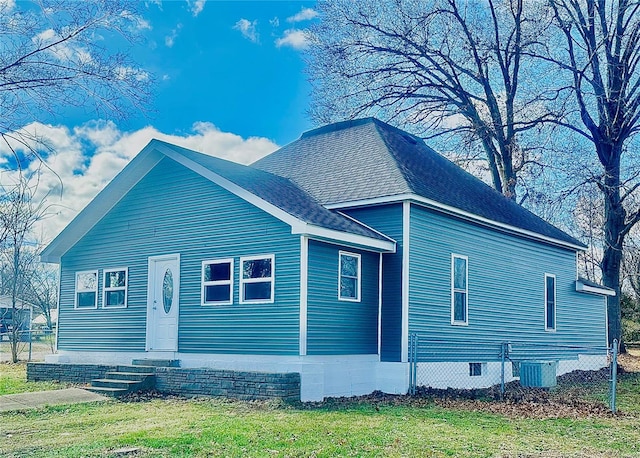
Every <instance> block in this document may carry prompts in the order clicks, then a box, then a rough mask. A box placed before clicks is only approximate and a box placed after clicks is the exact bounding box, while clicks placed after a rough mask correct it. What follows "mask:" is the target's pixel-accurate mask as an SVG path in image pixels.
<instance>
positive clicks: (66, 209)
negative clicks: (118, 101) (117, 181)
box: [0, 121, 278, 241]
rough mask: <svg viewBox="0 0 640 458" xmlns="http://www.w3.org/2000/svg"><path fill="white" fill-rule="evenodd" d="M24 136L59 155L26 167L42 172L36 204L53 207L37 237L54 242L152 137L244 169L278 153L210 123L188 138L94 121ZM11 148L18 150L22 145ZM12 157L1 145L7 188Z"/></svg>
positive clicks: (32, 128) (35, 128) (265, 142)
mask: <svg viewBox="0 0 640 458" xmlns="http://www.w3.org/2000/svg"><path fill="white" fill-rule="evenodd" d="M23 131H24V132H28V133H30V134H31V135H37V136H38V137H39V138H41V139H42V140H44V141H45V142H46V143H47V144H48V145H49V147H50V148H51V149H52V150H54V151H55V152H56V153H55V154H47V153H46V152H42V157H43V159H44V166H43V167H40V168H39V162H38V161H33V162H32V163H31V164H30V165H29V167H28V170H29V171H30V172H33V173H36V172H37V171H38V168H39V181H40V183H39V186H38V194H37V195H36V199H42V198H43V197H45V196H47V195H48V197H47V202H48V204H49V205H50V206H51V213H52V215H51V216H50V217H48V218H46V219H45V220H44V221H42V222H41V223H40V224H39V226H38V228H37V234H38V235H39V237H40V238H41V239H42V240H44V241H49V240H51V239H52V238H53V237H55V236H56V235H57V234H58V233H59V232H60V231H61V230H62V229H63V228H64V226H66V225H67V224H68V223H69V221H71V219H73V218H74V217H75V216H76V215H77V213H78V212H79V211H80V210H81V209H82V208H84V207H85V206H86V205H87V204H88V203H89V202H90V201H91V199H93V198H94V197H95V195H96V194H97V193H98V192H99V191H101V190H102V189H103V188H104V187H105V186H106V185H107V183H108V182H109V181H110V180H111V179H112V178H113V177H114V176H116V175H117V174H118V173H119V172H120V171H121V170H122V169H123V168H124V167H125V166H126V165H127V164H128V163H129V161H130V160H131V159H133V158H134V157H135V156H136V155H137V154H138V153H139V152H140V150H141V149H142V148H144V146H145V145H146V144H147V143H148V142H149V141H150V140H151V139H152V138H157V139H160V140H164V141H167V142H170V143H174V144H176V145H179V146H183V147H185V148H189V149H193V150H196V151H200V152H202V153H205V154H209V155H212V156H216V157H220V158H223V159H227V160H231V161H234V162H238V163H242V164H249V163H251V162H253V161H256V160H257V159H259V158H261V157H263V156H265V155H267V154H269V153H271V152H272V151H274V150H276V149H277V148H278V146H277V145H276V144H275V143H273V142H272V141H271V140H269V139H266V138H263V137H249V138H243V137H241V136H239V135H236V134H233V133H230V132H223V131H221V130H220V129H218V128H217V127H216V126H215V125H213V124H211V123H208V122H197V123H195V124H194V125H193V126H192V129H191V132H189V133H186V134H184V135H170V134H165V133H162V132H160V131H158V130H157V129H155V128H154V127H151V126H148V127H145V128H143V129H140V130H137V131H133V132H125V131H122V130H120V129H119V128H118V126H117V125H116V124H115V123H113V122H111V121H91V122H88V123H86V124H83V125H82V126H78V127H75V128H73V129H69V128H67V127H64V126H51V125H45V124H40V123H32V124H29V125H28V126H25V127H24V128H23ZM33 145H35V142H33V143H32V146H33ZM12 146H14V147H15V148H18V146H19V145H17V144H14V145H12ZM10 157H11V152H10V151H9V149H8V148H7V147H6V145H4V146H3V145H0V164H2V169H0V170H2V173H0V178H1V179H2V181H3V183H7V182H10V180H15V179H16V177H17V173H16V172H15V171H13V170H7V168H8V166H7V159H8V158H10Z"/></svg>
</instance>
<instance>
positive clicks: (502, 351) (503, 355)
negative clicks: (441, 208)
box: [500, 342, 507, 401]
mask: <svg viewBox="0 0 640 458" xmlns="http://www.w3.org/2000/svg"><path fill="white" fill-rule="evenodd" d="M506 347H507V343H506V342H502V345H500V400H501V401H502V400H504V363H505V359H506V356H507V355H506Z"/></svg>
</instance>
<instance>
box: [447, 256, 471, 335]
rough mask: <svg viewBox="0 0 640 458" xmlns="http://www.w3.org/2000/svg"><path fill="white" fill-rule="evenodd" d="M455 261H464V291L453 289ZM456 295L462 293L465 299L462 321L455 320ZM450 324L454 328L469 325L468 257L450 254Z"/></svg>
mask: <svg viewBox="0 0 640 458" xmlns="http://www.w3.org/2000/svg"><path fill="white" fill-rule="evenodd" d="M456 259H464V261H465V281H464V284H465V289H464V290H463V289H460V288H456V287H455V279H456V277H455V273H456V272H455V268H456ZM456 293H464V295H465V296H464V297H465V299H466V301H465V304H464V312H465V313H464V321H459V320H456V319H455V307H456ZM451 324H452V325H454V326H468V325H469V257H468V256H464V255H461V254H455V253H452V254H451Z"/></svg>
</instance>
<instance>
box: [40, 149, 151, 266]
mask: <svg viewBox="0 0 640 458" xmlns="http://www.w3.org/2000/svg"><path fill="white" fill-rule="evenodd" d="M155 142H156V141H155V140H151V142H149V143H148V144H147V146H145V147H144V148H143V149H142V151H140V153H138V155H137V156H136V157H135V158H134V159H133V160H132V161H131V162H130V163H129V164H128V165H127V166H126V167H125V168H124V169H122V171H121V172H120V173H118V174H117V175H116V176H115V177H114V178H113V179H112V180H111V181H110V182H109V183H108V184H107V185H106V186H105V187H104V189H103V190H102V191H100V192H99V193H98V194H97V195H96V197H94V198H93V199H92V200H91V201H90V202H89V204H87V206H86V207H84V209H82V210H81V211H80V212H79V213H78V214H77V215H76V217H75V218H74V219H73V220H71V222H70V223H69V224H67V226H66V227H65V228H64V229H63V230H62V231H61V232H60V233H59V234H58V235H57V236H56V237H55V238H54V239H53V240H52V241H51V242H50V243H49V244H48V245H47V246H46V248H45V249H44V250H42V253H41V254H40V260H41V261H42V262H45V263H51V264H59V263H60V260H61V258H62V256H63V255H64V254H65V253H66V252H67V251H69V249H71V247H72V246H73V245H74V244H75V243H76V242H77V241H78V240H80V239H81V238H82V237H83V236H84V235H85V234H87V233H88V232H89V231H90V230H91V228H93V226H95V225H96V224H97V223H98V221H100V220H101V219H102V218H103V217H104V216H105V215H106V214H107V213H108V212H109V211H110V210H111V209H112V208H113V207H114V206H115V205H116V204H117V203H118V202H119V201H120V200H121V199H122V198H123V197H124V196H125V195H126V194H127V192H129V190H131V188H133V186H135V185H136V184H137V183H138V181H140V180H141V179H142V178H143V177H144V176H145V175H146V174H147V173H148V172H149V170H151V169H152V168H153V167H154V166H155V165H156V164H157V163H158V162H160V160H161V159H162V156H161V155H160V154H157V152H156V147H155Z"/></svg>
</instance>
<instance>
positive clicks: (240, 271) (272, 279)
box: [238, 254, 276, 304]
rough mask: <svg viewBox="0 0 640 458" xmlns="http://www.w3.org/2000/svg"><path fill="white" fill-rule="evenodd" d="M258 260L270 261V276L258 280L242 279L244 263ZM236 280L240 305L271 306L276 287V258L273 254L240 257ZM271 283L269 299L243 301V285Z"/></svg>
mask: <svg viewBox="0 0 640 458" xmlns="http://www.w3.org/2000/svg"><path fill="white" fill-rule="evenodd" d="M260 259H270V260H271V276H270V277H260V278H243V277H244V275H243V273H244V263H245V262H246V261H256V260H260ZM238 278H239V280H240V281H239V282H238V283H239V285H240V291H239V293H238V296H239V301H240V304H273V302H274V299H275V287H276V256H275V255H274V254H264V255H258V256H242V257H241V258H240V268H239V269H238ZM267 281H270V282H271V297H270V298H269V299H245V298H244V285H245V284H247V283H264V282H267Z"/></svg>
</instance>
